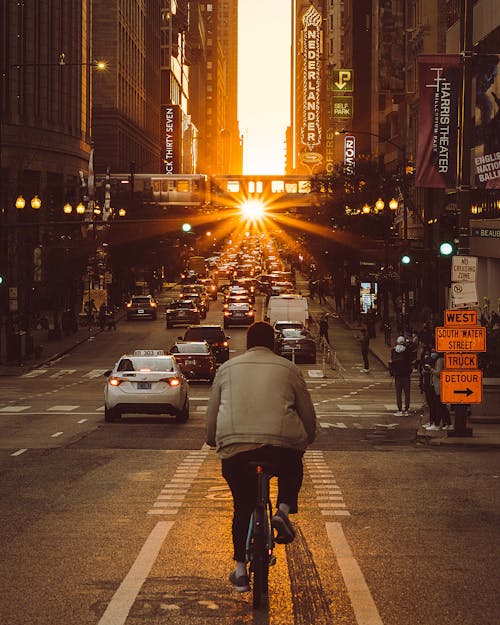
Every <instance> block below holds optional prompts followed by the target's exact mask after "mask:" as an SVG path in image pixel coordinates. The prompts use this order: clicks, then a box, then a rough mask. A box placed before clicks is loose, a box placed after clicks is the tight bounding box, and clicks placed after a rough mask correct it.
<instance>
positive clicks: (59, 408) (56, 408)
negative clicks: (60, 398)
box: [47, 406, 79, 412]
mask: <svg viewBox="0 0 500 625" xmlns="http://www.w3.org/2000/svg"><path fill="white" fill-rule="evenodd" d="M77 408H79V406H50V408H47V412H71V411H72V410H76V409H77Z"/></svg>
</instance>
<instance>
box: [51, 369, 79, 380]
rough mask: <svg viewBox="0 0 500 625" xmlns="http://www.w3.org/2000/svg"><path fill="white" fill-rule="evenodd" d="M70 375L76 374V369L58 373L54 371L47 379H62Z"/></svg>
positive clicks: (63, 370) (62, 370)
mask: <svg viewBox="0 0 500 625" xmlns="http://www.w3.org/2000/svg"><path fill="white" fill-rule="evenodd" d="M72 373H76V369H61V370H60V371H56V372H55V373H53V374H52V375H51V376H49V377H51V378H62V377H63V376H64V375H71V374H72Z"/></svg>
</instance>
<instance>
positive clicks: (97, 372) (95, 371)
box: [83, 369, 109, 378]
mask: <svg viewBox="0 0 500 625" xmlns="http://www.w3.org/2000/svg"><path fill="white" fill-rule="evenodd" d="M105 371H109V369H92V370H91V371H89V372H88V373H86V374H85V375H84V376H83V377H84V378H98V377H100V376H101V375H104V372H105Z"/></svg>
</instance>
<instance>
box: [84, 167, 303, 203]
mask: <svg viewBox="0 0 500 625" xmlns="http://www.w3.org/2000/svg"><path fill="white" fill-rule="evenodd" d="M106 184H109V187H110V196H111V202H112V203H113V202H115V201H116V200H118V201H123V200H124V199H126V198H131V197H132V196H133V198H134V200H135V201H141V202H143V203H145V204H152V205H157V206H159V207H163V208H168V207H172V208H174V207H186V208H190V207H192V208H196V207H200V208H202V207H205V206H207V205H211V206H213V207H217V208H224V207H234V206H235V205H237V204H238V203H241V202H244V201H247V200H249V199H258V200H260V201H262V202H263V203H264V204H266V205H267V206H270V207H273V206H274V207H276V208H279V207H280V206H281V205H283V206H286V205H293V206H301V205H307V204H309V203H310V202H311V196H310V192H311V180H310V178H308V177H307V176H285V175H283V176H279V175H275V176H270V175H266V176H251V175H246V176H243V175H238V176H232V175H225V176H207V175H205V174H133V175H132V174H129V173H127V174H110V175H109V178H107V176H106V175H105V174H97V175H96V194H97V197H98V198H99V199H100V197H101V196H102V197H104V189H105V186H106Z"/></svg>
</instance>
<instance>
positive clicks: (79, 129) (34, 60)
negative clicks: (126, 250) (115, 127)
mask: <svg viewBox="0 0 500 625" xmlns="http://www.w3.org/2000/svg"><path fill="white" fill-rule="evenodd" d="M91 8H92V7H91V2H90V0H54V1H53V2H50V3H25V2H19V3H12V2H2V3H0V32H1V39H2V46H1V49H0V80H1V85H0V220H1V235H0V236H1V239H0V268H1V275H2V283H1V284H0V298H1V299H0V306H1V311H0V314H1V328H0V360H1V361H5V358H7V357H8V355H9V354H10V355H11V356H12V355H19V356H20V355H21V354H22V351H23V350H24V351H25V352H26V351H29V348H30V346H29V329H30V327H32V325H33V324H35V323H39V317H40V314H41V311H42V310H49V311H53V312H54V315H52V316H51V317H50V318H49V319H48V321H47V323H48V328H49V330H51V329H57V324H58V318H57V317H58V313H59V311H61V310H63V309H64V308H67V307H70V306H72V305H73V304H74V302H75V300H77V298H78V289H79V287H80V281H81V280H80V275H81V272H82V271H83V270H84V269H83V267H84V263H85V260H86V259H85V258H83V257H82V255H81V254H82V253H83V251H82V250H83V248H84V246H83V245H80V243H81V242H80V241H79V240H77V237H76V235H75V232H74V231H73V230H71V229H66V226H64V225H63V224H62V223H61V222H62V221H63V218H64V215H63V206H64V204H65V203H68V202H70V203H72V204H73V205H75V204H76V203H77V202H78V200H79V199H80V197H79V194H80V192H81V184H80V182H81V181H80V177H79V171H82V172H86V171H87V168H88V162H89V153H90V142H91V136H92V119H91V102H92V93H93V91H94V89H96V90H99V88H100V83H99V80H100V78H101V77H102V74H101V73H99V72H98V70H97V66H96V64H95V63H94V60H95V58H96V57H95V56H94V55H93V50H92V38H91V36H90V33H91V19H92V12H91ZM21 342H22V344H21Z"/></svg>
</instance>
